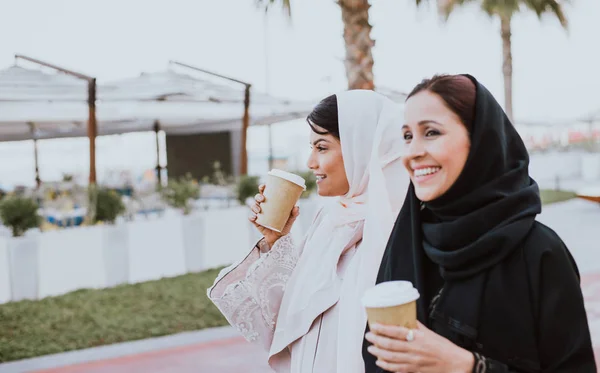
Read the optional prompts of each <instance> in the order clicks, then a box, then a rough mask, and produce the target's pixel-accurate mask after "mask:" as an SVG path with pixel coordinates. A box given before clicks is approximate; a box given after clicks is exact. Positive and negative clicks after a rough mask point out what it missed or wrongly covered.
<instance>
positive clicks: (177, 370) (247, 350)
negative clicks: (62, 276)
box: [0, 200, 600, 373]
mask: <svg viewBox="0 0 600 373" xmlns="http://www.w3.org/2000/svg"><path fill="white" fill-rule="evenodd" d="M539 220H541V221H542V222H544V223H545V224H547V225H549V226H550V227H552V228H553V229H555V230H556V231H557V232H558V233H559V235H560V236H561V237H562V238H563V240H564V241H565V243H566V244H567V246H568V247H569V248H570V249H571V251H572V252H573V255H574V257H575V259H576V260H577V262H578V265H579V268H580V270H581V272H582V274H583V278H582V289H583V293H584V297H585V300H586V309H587V313H588V319H589V323H590V330H591V333H592V340H593V343H594V347H595V351H596V357H597V359H598V358H600V241H599V240H597V239H596V231H598V229H599V228H600V206H598V205H597V204H593V203H588V202H585V201H579V200H575V201H569V202H566V203H560V204H556V205H552V206H550V207H547V208H545V209H544V212H543V213H542V215H541V216H540V219H539ZM209 333H211V332H210V331H209V332H199V333H196V334H190V336H175V337H164V338H160V339H156V340H154V341H148V342H146V341H141V342H133V343H129V344H124V345H116V346H107V347H104V348H100V349H95V351H105V352H103V354H104V355H106V356H104V357H103V358H101V359H100V360H98V361H92V362H82V361H91V360H96V359H98V357H95V358H94V357H93V356H86V355H82V352H74V353H72V354H70V353H67V354H63V355H58V356H54V357H50V358H41V359H34V360H33V361H32V364H29V365H21V368H19V366H18V363H17V365H11V364H2V365H0V373H17V372H19V373H21V372H35V373H137V372H144V373H192V372H193V373H213V372H219V373H234V372H235V373H238V372H244V373H268V372H271V370H270V369H269V368H268V367H267V366H266V364H265V363H264V362H262V360H261V358H258V354H257V350H256V349H255V347H254V346H252V345H250V344H248V343H247V342H245V341H244V340H243V339H242V338H240V337H237V336H234V335H235V333H234V332H232V330H231V329H220V330H215V331H214V333H212V336H211V337H207V336H208V334H209ZM198 336H199V337H198ZM157 341H158V342H157ZM149 344H151V345H152V346H150V347H148V345H149ZM106 351H108V352H106ZM110 355H112V356H110ZM109 356H110V357H109ZM39 361H42V362H44V364H45V365H46V366H55V367H56V366H63V367H60V368H49V369H48V368H43V369H42V366H40V365H37V368H33V367H35V366H36V362H39ZM65 365H66V366H65ZM599 366H600V365H599ZM25 367H28V368H27V369H25ZM16 369H21V370H16ZM40 369H41V370H40Z"/></svg>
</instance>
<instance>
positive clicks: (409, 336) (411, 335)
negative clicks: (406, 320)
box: [406, 329, 415, 342]
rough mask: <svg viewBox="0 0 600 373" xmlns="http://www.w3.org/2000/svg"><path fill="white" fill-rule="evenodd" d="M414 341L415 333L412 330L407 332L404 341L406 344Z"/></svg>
mask: <svg viewBox="0 0 600 373" xmlns="http://www.w3.org/2000/svg"><path fill="white" fill-rule="evenodd" d="M414 340H415V332H414V331H413V330H412V329H410V330H409V331H408V333H407V334H406V341H407V342H412V341H414Z"/></svg>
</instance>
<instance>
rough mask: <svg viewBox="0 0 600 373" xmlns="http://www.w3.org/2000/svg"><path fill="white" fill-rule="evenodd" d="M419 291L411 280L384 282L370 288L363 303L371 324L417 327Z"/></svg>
mask: <svg viewBox="0 0 600 373" xmlns="http://www.w3.org/2000/svg"><path fill="white" fill-rule="evenodd" d="M417 299H419V291H418V290H417V289H415V288H414V287H413V285H412V283H410V282H409V281H389V282H382V283H380V284H377V285H375V286H374V287H372V288H370V289H368V290H367V291H366V292H365V294H364V296H363V298H362V303H363V306H364V307H365V309H366V311H367V320H368V322H369V325H372V324H384V325H395V326H403V327H405V328H409V329H415V328H416V327H417Z"/></svg>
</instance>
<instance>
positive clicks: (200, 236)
mask: <svg viewBox="0 0 600 373" xmlns="http://www.w3.org/2000/svg"><path fill="white" fill-rule="evenodd" d="M181 224H182V227H181V228H182V232H183V249H184V253H185V268H186V271H187V272H200V271H202V269H203V268H204V263H203V260H204V258H203V250H205V249H206V244H205V242H204V218H203V217H202V216H200V215H197V214H194V215H188V216H184V217H183V218H182V219H181Z"/></svg>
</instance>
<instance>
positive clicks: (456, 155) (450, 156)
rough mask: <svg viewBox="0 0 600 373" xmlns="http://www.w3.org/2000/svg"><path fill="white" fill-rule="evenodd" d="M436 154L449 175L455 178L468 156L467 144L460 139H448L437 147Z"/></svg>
mask: <svg viewBox="0 0 600 373" xmlns="http://www.w3.org/2000/svg"><path fill="white" fill-rule="evenodd" d="M438 156H439V159H438V162H439V163H440V165H441V166H442V167H444V168H445V169H446V172H447V173H448V174H449V175H451V176H452V177H453V178H456V177H458V175H459V174H460V173H461V172H462V169H463V167H464V166H465V162H466V161H467V157H468V156H469V146H468V144H465V143H464V142H461V141H449V142H448V143H446V144H444V146H443V147H442V148H441V149H439V151H438Z"/></svg>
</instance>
